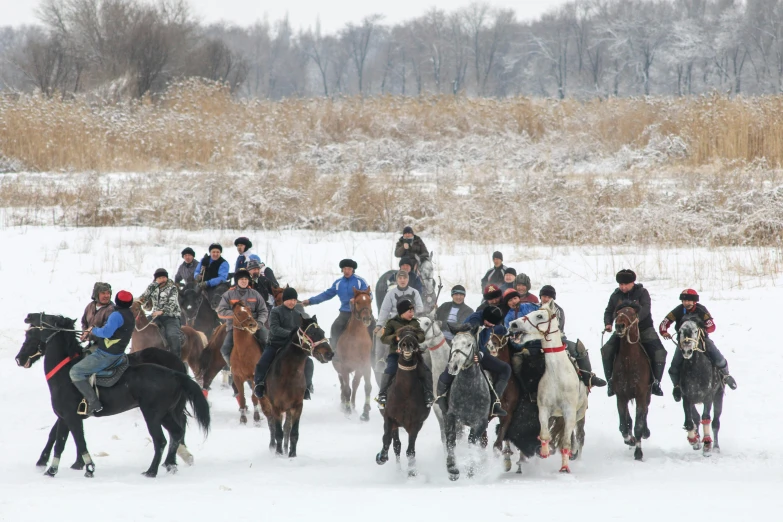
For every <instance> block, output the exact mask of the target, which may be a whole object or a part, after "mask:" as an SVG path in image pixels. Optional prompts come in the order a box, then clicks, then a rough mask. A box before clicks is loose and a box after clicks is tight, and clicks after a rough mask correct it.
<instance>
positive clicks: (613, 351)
mask: <svg viewBox="0 0 783 522" xmlns="http://www.w3.org/2000/svg"><path fill="white" fill-rule="evenodd" d="M640 337H641V344H642V348H644V351H645V352H646V353H647V357H649V358H650V363H651V364H652V370H653V377H654V378H655V380H656V381H658V382H660V381H661V378H663V369H664V367H665V366H666V348H664V347H663V343H662V342H661V338H660V337H658V332H657V331H656V330H655V328H646V329H644V330H642V331H641V335H640ZM619 350H620V338H619V337H618V336H617V334H615V333H613V334H612V335H611V336H610V337H609V340H608V341H606V344H604V345H603V347H601V359H602V362H603V364H604V375H606V378H607V379H611V378H612V371H613V369H614V360H615V357H617V352H618V351H619Z"/></svg>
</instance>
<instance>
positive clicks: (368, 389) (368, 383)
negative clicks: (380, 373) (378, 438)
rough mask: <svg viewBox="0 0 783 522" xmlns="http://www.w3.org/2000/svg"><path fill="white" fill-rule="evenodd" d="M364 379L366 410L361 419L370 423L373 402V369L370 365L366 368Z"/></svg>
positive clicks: (363, 374)
mask: <svg viewBox="0 0 783 522" xmlns="http://www.w3.org/2000/svg"><path fill="white" fill-rule="evenodd" d="M362 378H363V379H364V409H363V410H362V416H361V417H360V419H361V420H363V421H368V420H370V405H371V401H372V399H371V397H372V368H370V365H369V364H367V366H365V367H364V371H363V372H362Z"/></svg>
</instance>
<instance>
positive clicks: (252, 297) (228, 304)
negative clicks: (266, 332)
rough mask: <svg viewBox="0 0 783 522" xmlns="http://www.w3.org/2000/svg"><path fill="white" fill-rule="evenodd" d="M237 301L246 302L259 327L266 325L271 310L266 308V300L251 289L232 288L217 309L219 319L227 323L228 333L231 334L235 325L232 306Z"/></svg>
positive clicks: (222, 298) (224, 295)
mask: <svg viewBox="0 0 783 522" xmlns="http://www.w3.org/2000/svg"><path fill="white" fill-rule="evenodd" d="M237 301H244V302H245V304H246V305H247V307H248V308H249V309H250V313H251V314H252V315H253V319H255V320H256V322H258V325H259V327H262V326H264V325H265V324H266V318H267V316H268V315H269V309H268V308H267V307H266V303H265V302H264V298H263V297H262V296H261V294H259V293H258V292H256V291H255V290H253V289H252V288H250V287H249V286H248V287H247V288H239V287H238V286H232V287H231V288H229V289H228V291H227V292H226V293H224V294H223V297H221V298H220V304H219V305H218V307H217V314H218V317H220V318H221V319H223V320H225V321H226V331H227V332H230V331H231V329H232V327H233V323H234V310H233V309H232V306H233V305H234V303H236V302H237Z"/></svg>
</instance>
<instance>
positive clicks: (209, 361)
mask: <svg viewBox="0 0 783 522" xmlns="http://www.w3.org/2000/svg"><path fill="white" fill-rule="evenodd" d="M225 340H226V325H225V324H221V325H220V326H218V327H217V328H215V332H214V333H213V334H212V337H210V338H209V341H208V342H207V346H206V347H205V348H204V350H203V351H202V352H201V359H200V361H199V367H200V369H201V371H200V373H199V374H198V375H197V376H196V380H197V381H198V382H200V383H201V387H202V388H203V390H204V396H205V397H206V396H208V395H209V389H210V385H211V384H212V381H214V380H215V377H217V374H218V373H220V371H221V370H222V369H223V368H225V366H226V361H225V360H223V356H222V355H221V354H220V348H221V347H222V346H223V341H225Z"/></svg>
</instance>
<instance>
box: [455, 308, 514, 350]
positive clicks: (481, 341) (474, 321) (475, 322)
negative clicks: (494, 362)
mask: <svg viewBox="0 0 783 522" xmlns="http://www.w3.org/2000/svg"><path fill="white" fill-rule="evenodd" d="M465 323H467V324H470V325H471V326H474V327H477V326H483V325H484V318H483V317H481V312H478V311H476V312H473V313H472V314H470V316H469V317H468V318H467V319H466V320H465ZM493 333H496V334H498V335H506V334H507V333H508V330H506V327H505V326H503V325H502V324H498V325H495V327H494V328H484V329H483V330H481V333H479V335H478V345H479V350H481V353H483V354H484V355H489V351H488V350H487V342H488V341H489V337H490V335H492V334H493Z"/></svg>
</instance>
